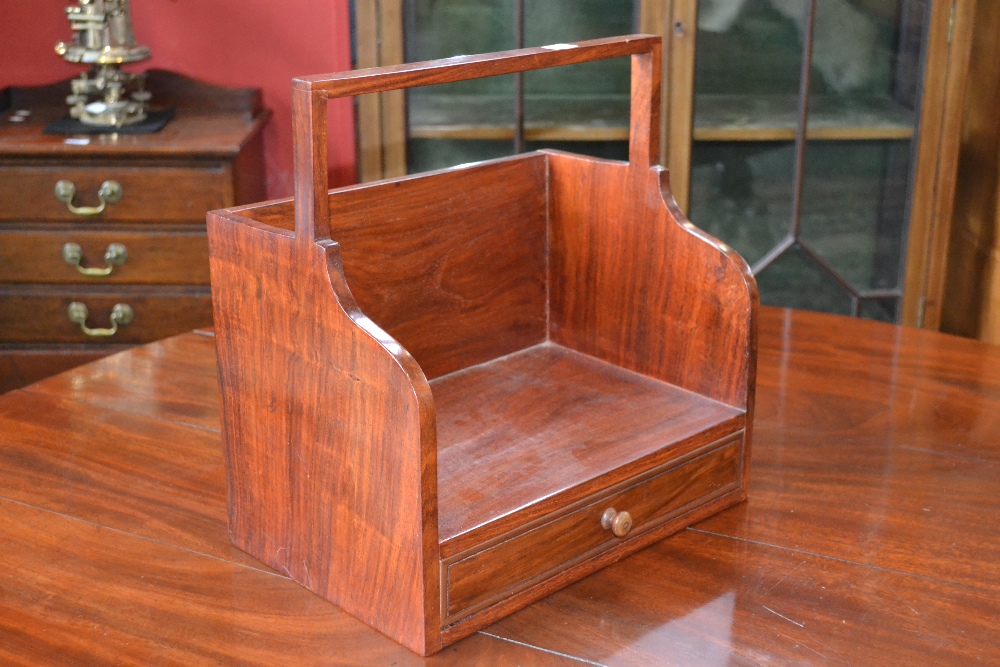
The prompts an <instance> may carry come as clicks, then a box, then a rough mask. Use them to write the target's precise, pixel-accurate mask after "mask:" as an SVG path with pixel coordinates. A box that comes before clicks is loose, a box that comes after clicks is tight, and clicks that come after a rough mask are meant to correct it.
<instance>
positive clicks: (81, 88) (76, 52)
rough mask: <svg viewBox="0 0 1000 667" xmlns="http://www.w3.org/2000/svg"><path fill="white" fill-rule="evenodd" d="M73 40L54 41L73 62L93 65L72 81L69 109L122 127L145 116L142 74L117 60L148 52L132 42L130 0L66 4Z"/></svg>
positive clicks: (83, 117) (97, 121)
mask: <svg viewBox="0 0 1000 667" xmlns="http://www.w3.org/2000/svg"><path fill="white" fill-rule="evenodd" d="M66 16H67V18H68V19H69V23H70V28H72V30H73V33H74V34H73V41H71V42H59V43H57V44H56V47H55V48H56V53H57V54H59V55H60V56H62V57H63V58H65V59H66V60H67V61H68V62H71V63H84V64H88V65H91V68H90V70H89V71H88V72H84V73H83V74H81V75H80V76H79V77H77V78H76V79H73V80H72V81H71V82H70V87H71V91H72V93H71V94H70V95H69V96H68V97H67V98H66V102H67V103H68V104H69V105H70V110H69V114H70V116H72V117H73V118H76V119H78V120H80V121H81V122H83V123H86V124H87V125H97V126H102V127H122V126H123V125H131V124H133V123H138V122H139V121H141V120H143V119H145V118H146V105H147V103H148V102H149V98H150V94H149V93H148V92H147V91H146V90H145V89H144V75H142V74H132V73H130V72H125V71H123V70H122V69H121V66H122V65H124V64H126V63H135V62H140V61H143V60H146V59H147V58H149V55H150V54H149V47H146V46H141V45H139V44H136V41H135V34H134V33H133V31H132V12H131V10H130V9H129V0H77V4H76V5H71V6H69V7H66Z"/></svg>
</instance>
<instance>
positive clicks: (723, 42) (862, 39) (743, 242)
mask: <svg viewBox="0 0 1000 667" xmlns="http://www.w3.org/2000/svg"><path fill="white" fill-rule="evenodd" d="M974 4H975V3H974V0H955V1H954V2H952V1H951V0H698V1H695V0H499V1H497V0H356V2H354V3H353V17H354V35H355V40H354V51H355V61H356V66H358V67H370V66H375V65H388V64H397V63H400V62H412V61H419V60H427V59H431V58H443V57H450V56H453V55H459V54H469V53H481V52H486V51H496V50H502V49H513V48H517V47H521V46H537V45H541V44H552V43H557V42H571V41H577V40H581V39H593V38H599V37H607V36H612V35H617V34H624V33H630V32H643V33H649V34H658V35H660V36H662V37H663V39H664V47H665V48H664V63H663V66H664V87H663V100H662V107H663V114H662V118H661V123H662V128H661V136H662V142H661V161H662V163H663V164H664V165H666V166H668V167H669V169H670V180H671V188H672V191H673V195H674V197H675V198H676V199H677V201H678V203H679V204H680V206H681V208H682V210H684V211H685V212H686V213H687V214H688V215H689V217H690V218H691V219H692V220H693V221H694V222H695V223H696V224H697V225H699V226H700V227H702V228H704V229H706V230H707V231H709V232H711V233H712V234H714V235H715V236H717V237H718V238H719V239H721V240H722V241H724V242H726V243H727V244H729V245H731V246H732V247H734V248H735V249H736V250H737V251H739V252H740V253H741V254H742V255H743V256H744V257H745V258H746V259H747V261H748V262H749V263H750V264H751V266H752V267H753V270H754V273H755V275H756V277H757V280H758V282H759V285H760V290H761V300H762V302H763V303H765V304H769V305H777V306H789V307H796V308H805V309H810V310H818V311H825V312H833V313H841V314H845V315H855V316H861V317H867V318H871V319H879V320H886V321H895V322H902V323H905V324H915V325H923V326H931V327H936V326H937V324H938V321H939V318H940V294H941V291H942V287H943V279H944V268H945V266H944V261H945V257H946V254H947V247H946V246H947V239H948V231H949V230H948V227H947V222H946V221H948V220H950V218H951V215H950V213H951V206H952V200H953V197H954V176H955V167H956V160H957V148H958V139H959V137H958V135H959V132H960V127H961V113H962V91H963V89H964V81H965V75H966V74H965V73H966V70H967V63H968V59H969V41H970V40H969V39H968V34H969V32H970V30H971V26H972V19H973V16H972V14H973V11H974ZM628 93H629V76H628V63H627V61H626V60H624V59H618V60H614V61H606V62H600V63H586V64H581V65H573V66H569V67H564V68H560V69H558V70H550V71H543V72H528V73H525V74H523V75H511V76H507V77H497V78H494V79H484V80H479V81H469V82H461V83H455V84H446V85H439V86H432V87H427V88H421V89H416V90H412V91H407V92H403V91H394V92H391V93H383V94H382V95H381V96H378V95H368V96H364V97H362V98H359V100H358V103H357V109H358V164H359V178H360V180H362V181H371V180H377V179H380V178H386V177H391V176H399V175H402V174H406V173H416V172H421V171H426V170H429V169H438V168H446V167H450V166H454V165H457V164H464V163H468V162H474V161H478V160H484V159H489V158H495V157H499V156H503V155H508V154H512V153H517V152H522V151H527V150H534V149H536V148H542V147H546V148H557V149H565V150H570V151H573V152H576V153H584V154H588V155H592V156H596V157H601V158H607V159H613V160H623V159H626V155H627V141H626V139H627V135H628V114H629V103H628Z"/></svg>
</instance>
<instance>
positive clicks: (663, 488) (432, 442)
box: [208, 35, 757, 655]
mask: <svg viewBox="0 0 1000 667" xmlns="http://www.w3.org/2000/svg"><path fill="white" fill-rule="evenodd" d="M620 56H631V58H632V101H631V121H630V125H631V144H630V149H629V162H628V163H622V162H616V161H608V160H598V159H593V158H588V157H581V156H577V155H572V154H569V153H563V152H558V151H539V152H534V153H527V154H523V155H518V156H515V157H512V158H507V159H501V160H493V161H489V162H483V163H477V164H474V165H469V166H464V167H456V168H454V169H448V170H443V171H439V172H434V173H428V174H421V175H418V176H411V177H405V178H399V179H393V180H389V181H383V182H378V183H373V184H366V185H359V186H353V187H347V188H341V189H338V190H333V191H329V192H328V184H327V179H326V165H327V154H326V145H327V143H326V104H327V100H328V99H329V98H333V97H345V96H353V95H359V94H364V93H372V92H379V91H385V90H393V89H399V88H407V87H412V86H421V85H428V84H435V83H445V82H450V81H458V80H464V79H472V78H478V77H484V76H493V75H498V74H508V73H512V72H518V71H526V70H534V69H541V68H545V67H556V66H560V65H568V64H573V63H579V62H585V61H589V60H597V59H602V58H613V57H620ZM659 63H660V42H659V38H657V37H649V36H643V35H633V36H628V37H619V38H612V39H601V40H593V41H588V42H580V43H576V44H572V45H556V46H554V47H542V48H531V49H523V50H519V51H509V52H504V53H495V54H485V55H479V56H461V57H456V58H449V59H445V60H439V61H432V62H426V63H415V64H407V65H401V66H396V67H388V68H379V69H372V70H360V71H351V72H344V73H339V74H333V75H327V76H317V77H308V78H303V79H296V80H295V82H294V84H293V125H294V135H295V169H296V172H295V176H296V185H295V198H294V200H285V201H278V202H269V203H264V204H258V205H253V206H244V207H237V208H233V209H228V210H223V211H215V212H213V213H211V214H209V216H208V232H209V241H210V255H211V272H212V287H213V299H214V309H215V327H216V340H217V346H218V354H219V379H220V383H221V388H222V409H223V433H224V439H225V447H226V462H227V473H228V481H229V503H230V533H231V537H232V540H233V543H234V544H236V545H237V546H239V547H240V548H241V549H244V550H245V551H247V552H248V553H250V554H252V555H254V556H255V557H257V558H259V559H260V560H262V561H264V562H265V563H267V564H268V565H270V566H271V567H273V568H275V569H277V570H279V571H281V572H284V573H286V574H288V575H289V576H290V577H292V578H293V579H295V580H296V581H298V582H300V583H302V584H303V585H305V586H307V587H308V588H310V589H311V590H313V591H315V592H316V593H318V594H319V595H321V596H323V597H325V598H326V599H328V600H330V601H332V602H334V603H336V604H337V605H339V606H340V607H342V608H343V609H345V610H347V611H348V612H350V613H351V614H353V615H355V616H357V617H358V618H360V619H361V620H363V621H365V622H366V623H368V624H370V625H371V626H372V627H374V628H376V629H378V630H380V631H381V632H383V633H385V634H386V635H388V636H389V637H392V638H393V639H395V640H396V641H398V642H400V643H401V644H403V645H405V646H407V647H409V648H410V649H412V650H414V651H416V652H418V653H421V654H424V655H427V654H430V653H433V652H435V651H437V650H439V649H440V648H442V647H443V646H446V645H448V644H450V643H452V642H455V641H457V640H458V639H460V638H462V637H464V636H466V635H468V634H471V633H472V632H474V631H475V630H477V629H479V628H482V627H484V626H485V625H487V624H489V623H491V622H493V621H495V620H497V619H499V618H501V617H503V616H505V615H507V614H509V613H511V612H513V611H515V610H517V609H519V608H521V607H524V606H525V605H527V604H529V603H530V602H532V601H534V600H537V599H539V598H541V597H543V596H545V595H547V594H548V593H550V592H552V591H554V590H557V589H558V588H561V587H562V586H565V585H567V584H568V583H570V582H572V581H575V580H577V579H580V578H581V577H583V576H585V575H587V574H588V573H591V572H593V571H595V570H597V569H599V568H601V567H603V566H605V565H607V564H609V563H611V562H613V561H616V560H619V559H621V558H623V557H624V556H626V555H628V554H630V553H632V552H634V551H636V550H638V549H641V548H642V547H644V546H646V545H648V544H650V543H652V542H654V541H656V540H658V539H660V538H662V537H664V536H666V535H668V534H670V533H672V532H674V531H677V530H679V529H681V528H683V527H684V526H687V525H690V524H691V523H693V522H696V521H698V520H700V519H703V518H705V517H707V516H709V515H711V514H713V513H715V512H718V511H719V510H721V509H723V508H725V507H728V506H730V505H733V504H734V503H737V502H739V501H740V500H743V499H744V498H745V497H746V480H747V471H748V467H747V463H748V458H749V443H750V425H751V417H752V412H753V386H754V369H755V350H756V345H755V313H756V308H757V291H756V285H755V283H754V280H753V278H752V277H751V275H750V273H749V270H748V268H747V266H746V264H745V263H744V262H743V260H742V259H741V258H740V257H739V256H738V255H737V254H735V253H734V252H733V251H732V250H730V249H729V248H727V247H726V246H725V245H723V244H722V243H720V242H718V241H717V240H715V239H713V238H712V237H710V236H708V235H706V234H704V233H703V232H701V231H699V230H698V229H696V228H694V227H693V226H692V225H691V223H689V222H687V221H686V220H685V219H684V217H683V215H682V214H681V212H680V211H679V210H678V209H677V207H676V205H675V204H674V202H673V199H672V198H671V197H670V194H669V188H668V185H667V178H666V172H665V170H663V169H662V168H661V167H659V166H655V165H654V164H653V156H654V155H656V154H657V151H658V147H659V140H658V137H657V128H658V127H659V121H658V116H659V108H658V107H659V100H660V92H659V79H660V75H659ZM348 284H350V288H348Z"/></svg>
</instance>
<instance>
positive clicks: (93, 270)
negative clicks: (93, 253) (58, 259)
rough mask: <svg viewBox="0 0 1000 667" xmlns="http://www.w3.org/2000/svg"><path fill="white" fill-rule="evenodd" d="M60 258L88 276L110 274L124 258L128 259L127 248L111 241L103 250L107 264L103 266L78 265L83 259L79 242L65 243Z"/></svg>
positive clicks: (98, 276) (97, 276)
mask: <svg viewBox="0 0 1000 667" xmlns="http://www.w3.org/2000/svg"><path fill="white" fill-rule="evenodd" d="M62 258H63V261H64V262H66V263H67V264H69V265H70V266H75V267H76V270H77V271H79V272H80V273H81V274H83V275H85V276H90V277H91V278H100V277H101V276H109V275H111V272H112V271H114V270H115V267H116V266H121V265H122V264H124V263H125V260H127V259H128V250H126V249H125V246H124V245H122V244H121V243H112V244H111V245H109V246H108V247H107V249H106V250H105V251H104V262H105V263H106V264H107V266H105V267H104V268H98V267H90V266H80V262H81V261H83V249H82V248H81V247H80V244H79V243H67V244H66V245H64V246H63V248H62Z"/></svg>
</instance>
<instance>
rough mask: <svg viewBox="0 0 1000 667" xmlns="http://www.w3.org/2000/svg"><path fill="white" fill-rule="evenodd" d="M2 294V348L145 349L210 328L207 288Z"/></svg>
mask: <svg viewBox="0 0 1000 667" xmlns="http://www.w3.org/2000/svg"><path fill="white" fill-rule="evenodd" d="M0 290H2V291H0V343H106V344H114V343H127V344H135V343H146V342H149V341H153V340H157V339H160V338H166V337H168V336H173V335H176V334H180V333H184V332H187V331H191V330H192V329H197V328H199V327H204V326H207V325H210V324H211V323H212V299H211V295H210V294H209V291H208V288H204V289H203V290H198V291H196V292H194V291H193V292H182V291H171V290H156V291H153V290H137V289H128V288H122V289H121V290H99V291H98V290H80V291H79V292H74V291H73V290H71V289H69V288H67V289H66V290H65V291H64V292H63V293H60V294H52V293H44V292H39V291H38V290H28V291H26V292H25V291H21V290H18V289H17V288H4V287H0Z"/></svg>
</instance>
